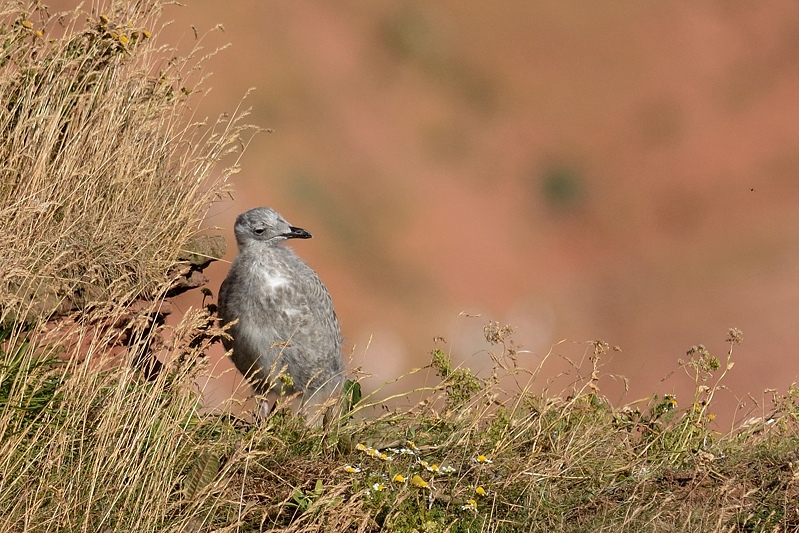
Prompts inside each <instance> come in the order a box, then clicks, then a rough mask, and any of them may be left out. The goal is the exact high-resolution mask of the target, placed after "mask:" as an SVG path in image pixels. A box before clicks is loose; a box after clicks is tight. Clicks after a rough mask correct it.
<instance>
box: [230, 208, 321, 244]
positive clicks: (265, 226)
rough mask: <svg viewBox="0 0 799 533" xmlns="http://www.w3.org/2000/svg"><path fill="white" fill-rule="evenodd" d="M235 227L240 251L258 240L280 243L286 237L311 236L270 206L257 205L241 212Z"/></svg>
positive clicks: (302, 237) (267, 242)
mask: <svg viewBox="0 0 799 533" xmlns="http://www.w3.org/2000/svg"><path fill="white" fill-rule="evenodd" d="M233 229H234V231H235V233H236V243H237V244H238V245H239V250H240V251H241V250H244V249H245V248H246V247H247V246H249V245H251V244H253V243H258V242H260V243H266V244H271V245H278V244H280V243H282V242H283V241H285V240H286V239H310V238H311V234H310V233H308V232H307V231H305V230H304V229H302V228H297V227H295V226H292V225H291V224H289V223H288V222H286V219H285V218H283V217H282V216H280V214H278V213H277V212H276V211H275V210H273V209H270V208H268V207H256V208H255V209H250V210H249V211H247V212H245V213H242V214H240V215H239V216H238V217H237V218H236V225H235V226H234V228H233Z"/></svg>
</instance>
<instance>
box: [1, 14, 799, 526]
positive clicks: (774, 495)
mask: <svg viewBox="0 0 799 533" xmlns="http://www.w3.org/2000/svg"><path fill="white" fill-rule="evenodd" d="M2 6H3V7H2V8H1V9H0V46H2V55H1V56H0V130H2V131H3V137H2V138H0V162H2V165H0V247H2V250H0V301H2V302H3V306H2V309H1V310H0V319H1V320H0V324H2V325H1V326H0V509H3V513H2V515H0V530H2V531H9V532H33V531H36V532H40V531H164V532H175V533H178V532H186V531H192V532H194V531H201V532H205V531H208V532H211V531H285V532H303V531H400V532H437V531H441V532H444V531H452V532H455V531H497V532H499V531H614V532H615V531H775V530H779V531H790V530H797V529H799V510H797V506H796V503H795V502H796V501H797V496H799V483H797V479H799V467H798V466H797V465H799V453H798V452H797V450H799V423H798V420H799V389H797V388H796V387H792V388H791V389H790V390H789V391H787V392H786V393H785V394H784V395H780V394H776V393H775V395H774V401H773V405H772V406H771V407H772V408H773V409H771V410H768V411H767V410H766V406H762V409H763V413H762V414H763V415H764V416H760V417H753V418H751V419H749V420H747V421H746V422H744V423H742V424H739V425H738V427H736V428H735V429H734V430H732V431H730V432H729V433H719V432H718V431H716V430H715V429H714V427H715V426H714V425H713V424H712V419H713V411H712V405H713V402H714V397H715V394H716V392H717V391H719V390H720V389H721V388H722V387H723V382H722V380H723V379H724V377H725V376H726V374H727V373H728V372H730V371H732V369H733V361H732V352H733V348H734V347H735V346H736V345H737V344H738V343H740V341H741V339H742V335H741V333H740V332H739V331H737V330H731V331H730V335H729V338H728V342H729V347H730V348H729V351H728V353H727V356H726V358H718V357H715V356H714V355H712V354H711V353H710V352H709V351H708V350H707V349H706V348H705V347H704V346H701V345H700V346H695V347H691V349H690V350H688V353H687V356H686V358H685V360H681V361H679V362H678V364H679V366H680V367H681V368H682V369H684V370H685V371H686V373H687V375H688V376H689V378H690V379H691V381H692V383H693V386H694V395H693V397H692V398H691V399H690V400H689V401H688V402H687V405H685V406H680V405H679V403H678V399H677V398H675V397H674V396H671V395H668V394H666V395H663V396H660V395H653V396H652V398H651V399H650V400H649V402H648V403H646V404H643V403H642V404H640V405H638V404H637V405H634V406H632V405H631V406H615V405H612V404H611V403H610V402H608V400H607V399H606V398H605V397H604V396H603V395H602V392H601V384H602V380H603V375H602V372H601V360H602V358H603V357H605V355H606V352H607V350H608V349H609V346H608V345H607V344H606V343H604V342H601V341H592V342H589V343H586V357H585V360H584V363H582V364H579V365H575V370H576V372H575V374H576V375H577V376H578V377H576V378H575V379H574V381H573V382H572V384H571V385H570V386H569V387H568V388H567V389H566V390H563V391H561V392H560V393H558V394H552V393H551V392H548V389H547V388H546V387H544V386H540V385H539V381H540V379H539V378H540V376H541V373H542V369H543V368H544V367H545V366H546V364H547V362H548V360H549V359H550V358H551V357H552V356H553V354H554V352H552V353H550V354H546V355H545V356H544V357H542V358H541V362H540V365H539V366H538V367H537V368H535V369H526V368H524V367H522V366H520V365H519V363H518V360H517V346H516V345H515V344H514V342H513V330H512V328H511V327H509V326H500V324H498V323H495V322H492V323H489V324H488V325H486V327H485V330H484V333H485V338H486V341H487V342H488V343H489V344H490V345H491V346H492V348H491V350H490V353H489V356H490V358H491V360H492V362H493V369H492V372H491V373H490V375H489V376H488V377H481V376H479V375H476V374H475V373H473V372H472V371H471V370H470V369H468V368H466V367H465V366H463V365H458V364H456V363H455V362H454V361H455V358H456V357H457V356H458V354H451V353H446V352H445V351H444V350H440V349H436V350H434V351H433V352H432V357H431V363H430V365H429V366H428V367H425V368H423V369H417V370H414V371H413V372H411V374H414V373H419V372H428V371H429V372H431V373H433V372H434V373H436V374H437V375H438V376H439V378H440V379H439V380H437V381H436V382H435V383H434V384H433V385H431V386H429V387H425V388H422V389H416V390H413V391H409V392H408V393H407V394H405V393H403V394H402V395H395V396H407V397H411V393H413V397H418V398H419V401H418V402H415V403H413V404H412V405H411V406H403V407H399V406H396V405H394V406H392V404H391V403H390V402H389V400H391V398H385V397H381V396H380V391H374V392H372V393H371V394H365V395H362V393H361V391H360V389H359V387H358V384H357V383H349V384H348V385H347V388H346V394H345V398H344V406H343V408H342V409H341V411H342V413H341V415H340V416H339V417H338V418H337V419H332V420H329V421H328V423H327V424H326V425H325V426H324V427H319V428H315V427H308V426H307V425H306V424H305V423H304V421H303V420H302V419H300V418H298V417H297V416H295V415H293V414H292V413H291V412H289V411H278V412H277V413H275V414H273V415H272V416H271V417H270V418H268V419H267V420H264V421H262V422H261V423H260V424H254V423H251V422H247V421H242V420H238V419H236V418H235V417H232V416H229V415H221V416H220V415H214V414H207V413H203V412H202V411H201V409H200V408H201V401H200V400H201V398H200V396H199V394H198V393H197V390H196V386H195V381H194V380H195V378H196V377H197V375H198V374H199V373H200V372H201V371H202V369H203V365H202V362H203V353H204V352H205V351H206V350H207V348H208V346H209V344H210V343H211V342H214V339H215V338H217V337H218V336H220V335H224V334H225V333H224V331H221V330H219V329H218V328H216V326H215V322H214V320H213V317H212V315H211V313H210V310H209V309H208V308H205V309H199V310H197V309H190V310H189V311H187V313H186V314H185V316H184V318H183V320H182V321H181V322H180V324H179V325H177V326H175V327H172V328H169V329H170V331H169V333H170V335H168V336H164V335H162V334H163V333H164V331H165V330H166V329H167V328H166V326H165V325H164V323H163V321H162V320H160V319H159V317H160V316H161V315H160V314H159V313H158V312H155V311H153V309H155V308H159V309H160V308H163V307H165V306H166V305H167V304H166V302H165V300H164V298H165V297H166V296H167V295H168V294H170V293H171V291H174V290H175V287H176V284H178V285H180V283H181V282H180V281H179V280H178V278H180V277H181V276H183V278H184V279H186V277H185V276H186V273H187V272H188V270H191V269H192V268H194V267H196V266H197V264H202V260H200V261H196V260H195V259H193V258H191V257H190V256H191V255H192V254H186V253H185V252H186V251H187V250H186V249H187V248H188V247H189V245H188V242H189V239H190V237H191V236H192V235H193V234H194V232H195V231H196V229H197V228H198V225H199V223H200V221H201V220H202V218H203V214H204V212H205V209H206V208H207V206H208V203H209V202H211V201H213V200H214V199H215V198H217V197H218V196H219V195H220V194H223V193H224V192H225V188H224V180H225V178H226V176H227V175H228V173H229V172H232V170H233V169H228V170H224V169H223V170H221V171H218V173H217V174H215V173H214V172H215V171H214V169H215V168H216V165H217V163H218V162H219V160H220V158H221V157H222V156H223V155H224V154H225V153H227V152H228V150H230V149H231V148H232V147H233V146H234V145H235V141H236V139H237V137H238V136H239V135H240V133H241V131H242V130H241V128H240V126H239V125H238V122H237V121H236V120H235V117H234V119H230V120H222V121H220V122H218V123H214V124H211V125H200V124H197V123H195V124H192V123H190V120H191V117H190V116H186V110H187V109H188V108H187V107H186V102H187V99H188V98H190V97H191V95H196V94H197V93H199V92H201V85H202V84H201V83H200V82H201V81H202V78H201V76H200V74H199V71H198V70H195V69H193V68H191V67H190V65H191V61H190V59H186V60H174V61H173V60H169V61H167V60H161V59H160V58H162V57H165V55H164V53H165V52H166V50H165V49H164V48H161V47H159V46H157V45H155V41H156V39H157V36H158V28H157V26H156V24H157V18H158V14H159V10H160V7H161V5H160V3H159V2H158V1H156V0H151V1H144V2H136V3H133V4H131V3H129V2H118V3H117V2H112V3H110V4H108V5H102V6H100V5H95V11H94V12H93V13H92V14H89V15H86V14H79V12H76V13H72V14H66V15H61V16H50V15H49V14H48V13H47V11H46V10H45V9H44V8H43V7H42V6H40V5H39V4H38V3H32V4H30V5H25V4H22V3H18V2H13V3H12V2H5V3H4V4H2ZM81 21H85V23H84V22H81ZM62 33H63V36H62V35H61V34H62ZM193 251H195V252H196V250H193ZM193 255H194V256H197V255H198V254H196V253H195V254H193ZM200 255H201V254H200ZM191 265H194V266H191ZM190 285H191V284H190V283H188V282H185V283H184V285H181V286H182V287H184V288H186V287H188V286H190ZM154 354H155V355H157V356H158V357H157V361H158V365H154V364H151V365H145V366H142V365H141V364H140V363H141V361H142V360H147V359H148V358H149V360H150V361H151V362H153V359H152V357H153V355H154ZM583 365H585V366H587V369H583V368H581V367H582V366H583ZM155 366H158V368H157V371H154V370H155ZM542 391H544V392H542ZM767 413H769V414H768V416H765V415H766V414H767Z"/></svg>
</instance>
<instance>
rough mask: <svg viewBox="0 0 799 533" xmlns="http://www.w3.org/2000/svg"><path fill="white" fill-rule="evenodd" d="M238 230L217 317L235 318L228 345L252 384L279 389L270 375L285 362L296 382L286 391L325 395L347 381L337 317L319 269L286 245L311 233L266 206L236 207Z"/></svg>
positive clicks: (317, 398)
mask: <svg viewBox="0 0 799 533" xmlns="http://www.w3.org/2000/svg"><path fill="white" fill-rule="evenodd" d="M235 233H236V242H237V243H238V247H239V255H238V256H236V258H235V259H234V260H233V264H232V265H231V266H230V272H229V273H228V275H227V278H225V281H223V282H222V286H221V287H220V289H219V316H220V318H221V319H222V321H223V322H224V323H228V322H232V321H234V320H236V319H238V323H236V324H234V325H233V326H232V327H231V329H230V331H229V333H230V334H231V336H232V337H233V340H232V341H231V340H225V341H224V344H225V348H226V349H227V350H230V349H232V350H233V352H232V358H233V362H234V363H235V365H236V368H238V369H239V371H240V372H241V373H242V374H244V375H245V376H247V378H248V379H249V380H250V382H251V383H252V384H253V386H254V387H255V390H256V392H258V393H260V394H264V395H265V394H267V392H269V391H270V390H271V389H273V388H275V389H277V390H280V388H279V385H280V384H278V383H275V382H274V380H275V377H276V375H277V374H278V373H279V372H280V371H281V369H282V368H284V367H285V373H287V374H288V375H289V376H291V381H292V382H293V387H288V388H287V387H285V386H283V389H282V391H283V392H286V393H291V392H294V391H299V392H302V393H303V403H307V402H308V401H309V400H310V401H311V402H313V403H315V404H318V403H321V402H324V401H326V400H327V399H329V398H330V396H331V395H333V394H335V393H337V392H340V389H341V386H342V383H343V381H344V361H343V359H342V355H341V331H340V329H339V325H338V319H337V318H336V313H335V311H334V310H333V301H332V300H331V298H330V294H329V293H328V292H327V289H326V288H325V286H324V284H322V281H321V280H320V279H319V276H317V274H316V272H314V271H313V270H312V269H311V268H310V267H309V266H308V265H306V264H305V263H304V262H303V261H302V259H300V258H299V257H297V255H296V254H295V253H294V252H293V251H292V250H291V249H290V248H287V247H285V246H283V244H284V243H285V241H286V240H287V239H292V238H299V239H308V238H310V237H311V234H310V233H308V232H307V231H305V230H304V229H301V228H296V227H293V226H291V225H289V223H288V222H286V220H285V219H284V218H283V217H281V216H280V215H279V214H278V213H276V212H275V211H273V210H272V209H269V208H266V207H259V208H256V209H251V210H250V211H247V212H246V213H242V214H241V215H239V216H238V218H236V225H235ZM262 407H264V406H263V405H262ZM267 410H268V409H267Z"/></svg>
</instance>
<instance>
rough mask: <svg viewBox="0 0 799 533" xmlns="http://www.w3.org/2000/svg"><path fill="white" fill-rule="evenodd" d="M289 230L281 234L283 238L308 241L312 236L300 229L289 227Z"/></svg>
mask: <svg viewBox="0 0 799 533" xmlns="http://www.w3.org/2000/svg"><path fill="white" fill-rule="evenodd" d="M289 229H290V230H291V231H289V232H288V233H284V234H283V236H284V237H285V238H287V239H310V238H311V237H313V235H311V234H310V233H308V232H307V231H305V230H304V229H302V228H295V227H294V226H289Z"/></svg>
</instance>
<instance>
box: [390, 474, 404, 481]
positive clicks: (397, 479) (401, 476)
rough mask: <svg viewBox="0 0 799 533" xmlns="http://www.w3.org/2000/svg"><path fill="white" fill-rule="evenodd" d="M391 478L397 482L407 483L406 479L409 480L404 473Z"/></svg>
mask: <svg viewBox="0 0 799 533" xmlns="http://www.w3.org/2000/svg"><path fill="white" fill-rule="evenodd" d="M391 480H392V481H396V482H397V483H405V482H406V481H408V478H406V477H405V476H403V475H402V474H395V475H394V477H393V478H391Z"/></svg>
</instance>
